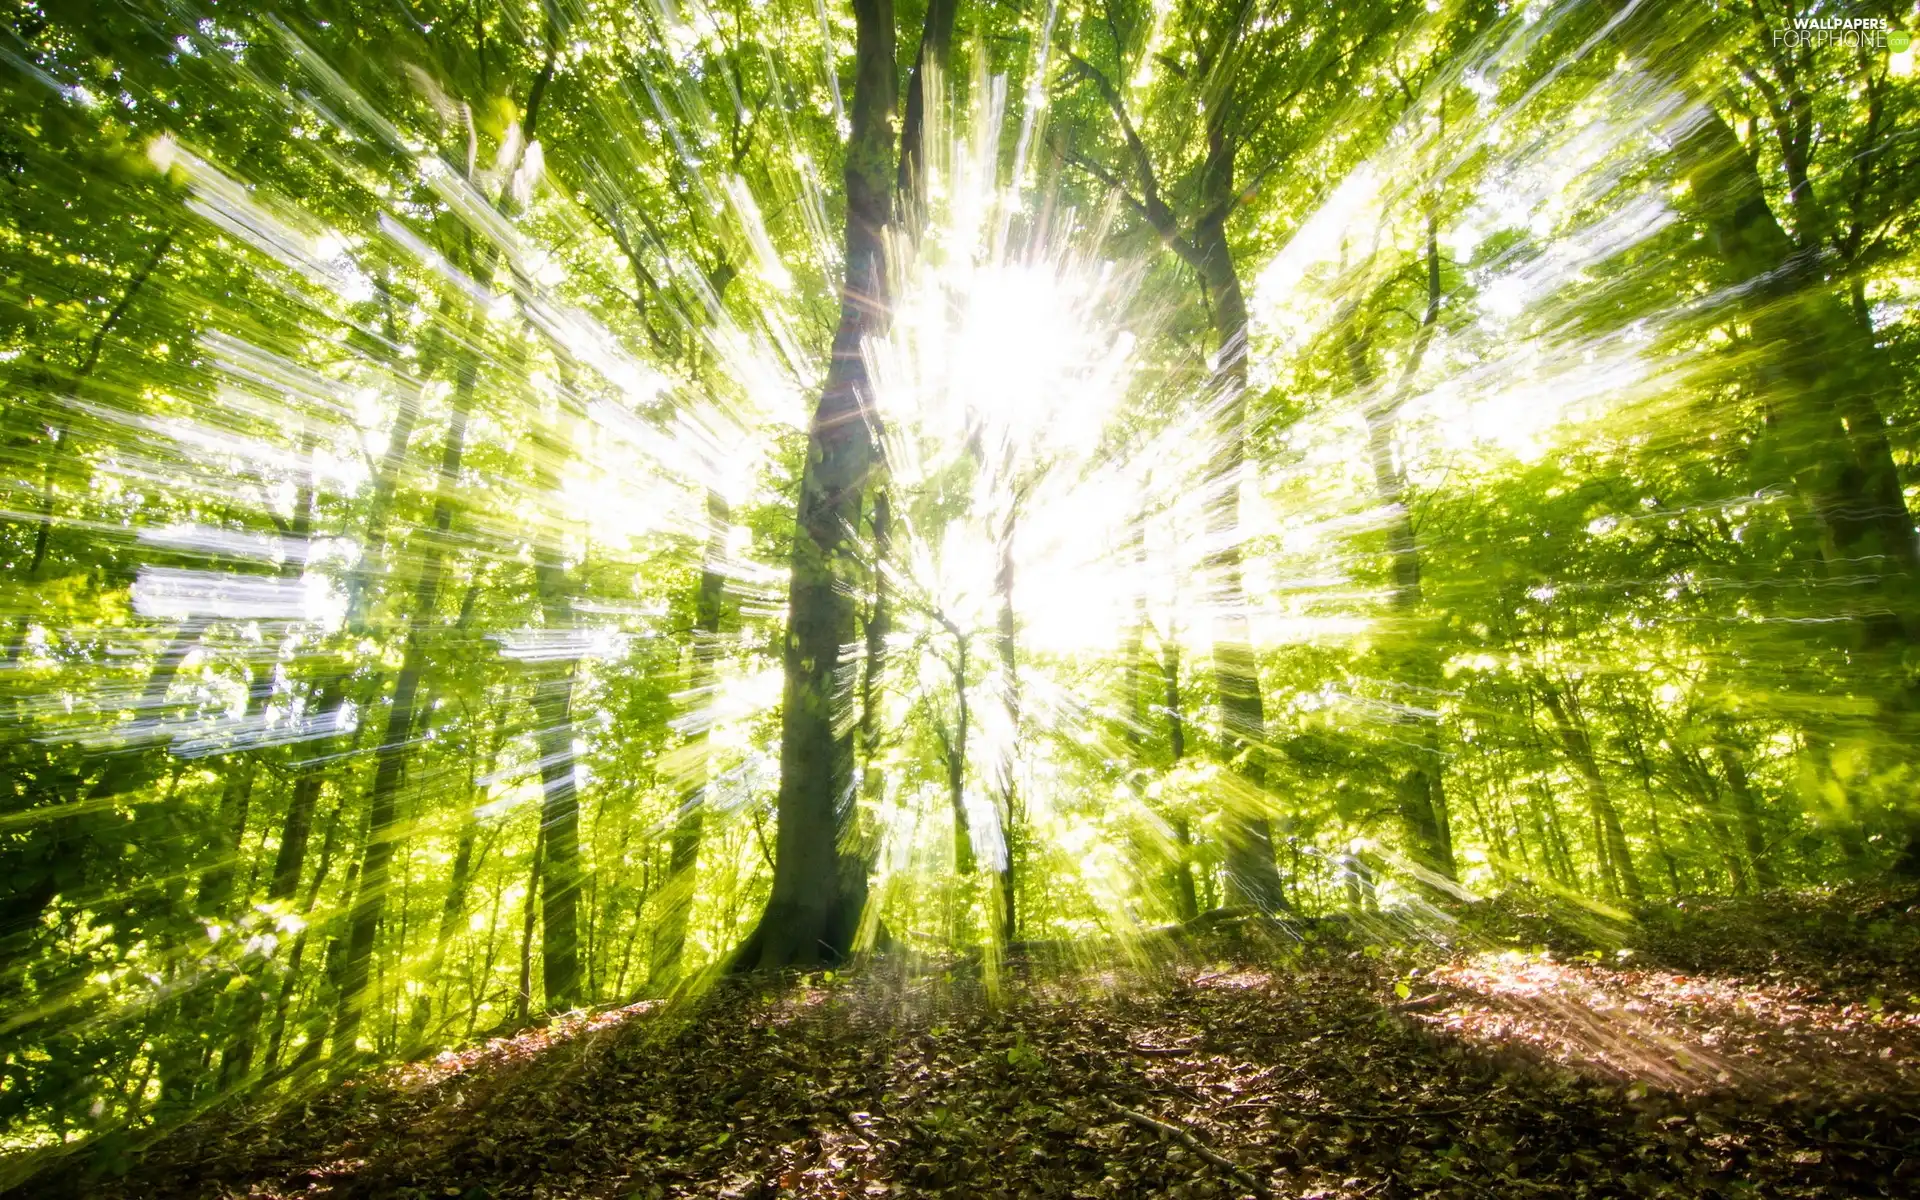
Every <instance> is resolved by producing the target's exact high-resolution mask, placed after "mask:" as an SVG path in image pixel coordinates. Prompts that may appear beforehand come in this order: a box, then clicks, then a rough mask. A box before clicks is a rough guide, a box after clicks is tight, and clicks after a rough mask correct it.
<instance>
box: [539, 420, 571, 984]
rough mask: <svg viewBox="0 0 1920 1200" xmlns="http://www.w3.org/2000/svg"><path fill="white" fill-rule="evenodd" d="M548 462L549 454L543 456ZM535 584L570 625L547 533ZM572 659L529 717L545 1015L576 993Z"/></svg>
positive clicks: (551, 625)
mask: <svg viewBox="0 0 1920 1200" xmlns="http://www.w3.org/2000/svg"><path fill="white" fill-rule="evenodd" d="M544 457H545V458H546V459H547V460H548V461H553V458H552V454H551V452H550V453H549V454H548V455H546V456H544ZM533 573H534V586H535V590H536V591H537V592H538V593H539V596H540V608H541V611H542V614H543V615H544V617H545V624H546V627H547V628H548V629H550V630H561V629H569V628H571V627H572V626H573V610H572V598H571V596H570V595H569V587H568V582H567V576H566V571H565V569H564V568H563V566H562V565H561V561H560V553H559V547H558V545H557V544H556V543H555V540H554V536H553V534H551V533H546V534H543V535H542V537H541V538H540V540H539V542H538V544H537V545H536V547H535V550H534V567H533ZM576 673H577V672H576V667H575V660H574V659H573V658H571V657H569V658H567V659H566V660H565V664H564V665H563V666H560V667H547V668H543V675H544V677H543V678H542V679H541V680H540V681H539V682H538V683H537V684H536V685H535V688H534V695H533V711H534V717H535V722H536V724H537V725H538V726H539V732H538V733H537V734H536V736H535V739H534V740H535V741H536V743H537V744H538V746H539V750H540V787H541V797H542V799H541V806H540V828H541V832H542V834H543V836H544V837H545V839H546V856H545V860H544V863H545V865H544V866H543V868H542V872H541V878H542V881H543V886H544V888H545V890H544V891H543V892H542V893H541V897H542V907H541V910H540V930H541V939H540V979H541V986H542V991H543V992H544V993H545V1001H544V1003H545V1005H546V1008H547V1009H548V1010H549V1011H562V1010H565V1009H569V1008H572V1007H573V1006H574V1005H575V1003H577V1002H578V1000H579V991H580V938H579V907H580V792H579V788H578V786H577V784H576V782H575V773H574V755H573V684H574V678H575V676H576Z"/></svg>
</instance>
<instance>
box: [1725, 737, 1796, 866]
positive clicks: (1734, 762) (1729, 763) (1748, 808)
mask: <svg viewBox="0 0 1920 1200" xmlns="http://www.w3.org/2000/svg"><path fill="white" fill-rule="evenodd" d="M1713 752H1714V757H1716V758H1717V759H1719V761H1720V773H1721V774H1723V775H1725V776H1726V777H1727V790H1728V792H1729V793H1730V794H1731V795H1732V797H1733V815H1734V819H1735V820H1736V821H1737V822H1739V825H1740V839H1741V841H1742V842H1743V843H1744V844H1745V847H1746V851H1747V862H1748V864H1749V866H1750V868H1751V869H1752V871H1753V881H1754V883H1755V884H1756V885H1757V886H1758V887H1759V888H1760V890H1761V891H1763V892H1768V891H1772V890H1773V889H1774V888H1777V887H1779V886H1780V876H1779V874H1778V873H1777V872H1776V871H1775V870H1774V869H1773V863H1772V862H1771V861H1770V860H1769V859H1768V857H1767V835H1766V831H1765V829H1763V828H1762V826H1761V824H1760V798H1759V797H1758V796H1756V795H1755V794H1754V790H1753V783H1752V781H1751V780H1749V779H1748V778H1747V769H1746V767H1745V766H1743V765H1742V764H1741V762H1740V756H1739V755H1738V754H1736V753H1734V750H1733V747H1731V746H1729V745H1727V744H1726V743H1725V742H1721V743H1720V744H1719V745H1716V746H1715V747H1714V751H1713Z"/></svg>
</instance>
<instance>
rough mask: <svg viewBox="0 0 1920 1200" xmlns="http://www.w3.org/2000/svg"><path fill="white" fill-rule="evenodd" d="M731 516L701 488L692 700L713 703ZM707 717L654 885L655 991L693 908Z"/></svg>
mask: <svg viewBox="0 0 1920 1200" xmlns="http://www.w3.org/2000/svg"><path fill="white" fill-rule="evenodd" d="M732 521H733V514H732V511H731V510H730V509H729V508H728V506H727V501H726V498H725V497H723V496H721V495H720V493H719V492H717V491H714V490H712V489H708V491H707V548H706V553H705V555H704V556H703V557H702V560H701V565H700V582H699V585H698V586H697V588H696V589H695V591H694V597H693V654H692V662H691V665H690V669H689V670H688V672H687V690H688V691H689V692H691V693H692V694H693V696H694V697H695V703H698V704H705V705H711V704H712V703H713V695H712V692H713V679H714V669H713V666H714V660H715V658H716V657H717V656H718V654H719V652H720V617H721V612H722V609H723V607H724V601H725V599H726V584H727V578H726V556H727V530H728V528H729V527H730V526H731V524H732ZM710 722H711V717H710V716H703V717H702V718H701V722H700V724H699V726H698V727H697V728H696V729H695V730H694V732H693V733H692V735H691V736H690V737H689V738H688V744H687V747H686V751H685V753H686V755H687V760H686V761H687V775H686V777H685V779H684V780H683V782H682V786H681V792H680V794H681V797H682V799H681V802H680V804H681V808H680V816H679V819H678V820H676V821H675V822H674V826H673V844H672V848H671V858H670V859H669V861H668V865H667V877H666V880H665V881H664V882H663V883H662V884H661V886H660V917H659V927H658V929H657V930H656V931H655V935H654V943H653V962H652V967H651V969H650V970H649V972H648V975H647V983H648V987H649V988H650V989H651V990H653V991H656V992H658V991H661V990H663V989H664V988H666V987H670V986H672V984H673V983H674V982H675V981H676V980H677V979H678V978H679V977H680V971H681V960H682V958H683V957H684V954H685V947H686V940H687V918H688V916H689V914H690V913H691V912H692V910H693V892H694V884H695V883H696V882H697V877H698V873H699V866H700V841H701V837H702V835H703V832H704V828H705V821H706V805H707V787H708V785H709V783H710V781H711V779H712V776H713V770H712V765H711V763H710V762H709V761H708V755H709V751H708V748H707V730H708V729H709V727H710Z"/></svg>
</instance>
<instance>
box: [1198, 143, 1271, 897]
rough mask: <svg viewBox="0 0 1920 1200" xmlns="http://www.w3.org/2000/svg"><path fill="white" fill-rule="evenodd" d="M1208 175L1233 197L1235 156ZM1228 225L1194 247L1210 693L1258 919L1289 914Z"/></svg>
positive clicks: (1245, 890) (1229, 852)
mask: <svg viewBox="0 0 1920 1200" xmlns="http://www.w3.org/2000/svg"><path fill="white" fill-rule="evenodd" d="M1213 159H1214V161H1210V163H1209V167H1208V176H1209V178H1210V179H1212V180H1214V182H1213V184H1212V185H1211V186H1212V192H1210V193H1209V194H1210V195H1211V194H1213V193H1215V192H1217V193H1219V194H1222V195H1225V194H1227V193H1230V192H1231V191H1232V188H1233V159H1232V153H1231V151H1230V150H1228V151H1224V152H1222V151H1220V150H1219V149H1218V147H1217V146H1216V151H1215V154H1214V156H1213ZM1225 221H1226V216H1225V214H1224V213H1222V214H1221V215H1220V216H1219V217H1217V218H1208V219H1206V220H1203V221H1202V222H1201V224H1200V226H1199V227H1198V228H1197V229H1196V230H1195V231H1194V237H1193V246H1194V251H1195V254H1196V256H1197V257H1198V258H1199V261H1200V271H1201V279H1202V281H1203V282H1204V284H1205V286H1206V290H1207V297H1208V300H1209V302H1210V304H1211V307H1212V310H1213V327H1214V338H1215V342H1216V344H1217V346H1218V355H1219V365H1218V367H1217V369H1216V370H1215V372H1214V382H1213V386H1214V395H1213V397H1212V404H1213V405H1214V414H1213V415H1214V420H1213V430H1212V437H1213V452H1212V456H1211V458H1210V460H1209V462H1208V465H1207V484H1206V486H1207V493H1208V495H1207V535H1208V539H1209V541H1210V542H1211V547H1210V550H1209V553H1208V555H1207V574H1208V583H1209V586H1210V588H1211V590H1212V593H1213V594H1212V595H1211V596H1210V597H1209V598H1208V599H1209V601H1210V602H1211V604H1212V605H1213V608H1214V611H1215V613H1216V616H1215V617H1214V628H1213V679H1214V690H1215V692H1216V693H1217V694H1218V698H1219V705H1220V732H1221V738H1222V741H1223V742H1224V747H1223V748H1224V750H1225V753H1226V756H1227V759H1228V761H1229V763H1230V764H1231V765H1232V766H1233V768H1234V770H1235V771H1236V772H1237V774H1238V776H1239V779H1240V786H1239V787H1235V788H1232V789H1230V790H1229V791H1228V793H1227V796H1226V803H1227V812H1226V814H1225V816H1226V820H1225V841H1226V844H1225V846H1224V847H1223V850H1224V852H1225V853H1224V858H1225V865H1226V872H1227V897H1228V903H1231V904H1245V905H1251V906H1252V907H1254V908H1257V909H1259V910H1260V911H1262V912H1269V913H1270V912H1278V911H1280V910H1282V909H1284V908H1285V907H1286V899H1285V896H1284V894H1283V893H1282V891H1281V886H1280V868H1279V866H1278V865H1277V864H1276V863H1275V862H1274V858H1273V827H1272V823H1271V822H1270V821H1269V819H1268V817H1267V813H1266V737H1267V720H1266V706H1265V703H1264V701H1263V699H1262V697H1261V694H1260V667H1259V662H1258V661H1257V660H1256V659H1255V657H1254V653H1253V645H1252V642H1251V640H1250V635H1249V623H1248V619H1247V607H1248V605H1247V592H1246V584H1245V581H1244V578H1243V574H1242V569H1241V568H1242V556H1241V548H1240V537H1241V535H1240V492H1241V486H1242V483H1243V480H1242V474H1243V472H1244V469H1245V466H1246V447H1247V401H1246V392H1247V306H1246V299H1245V296H1244V294H1243V293H1242V291H1241V288H1240V276H1239V273H1238V271H1237V270H1236V269H1235V267H1234V263H1233V257H1232V254H1231V252H1230V251H1229V249H1228V246H1227V236H1226V226H1225Z"/></svg>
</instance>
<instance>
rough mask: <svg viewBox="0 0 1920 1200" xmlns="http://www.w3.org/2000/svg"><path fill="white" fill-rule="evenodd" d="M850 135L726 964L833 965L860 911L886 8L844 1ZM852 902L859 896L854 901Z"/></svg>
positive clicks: (889, 165) (886, 141) (888, 82)
mask: <svg viewBox="0 0 1920 1200" xmlns="http://www.w3.org/2000/svg"><path fill="white" fill-rule="evenodd" d="M853 10H854V22H855V27H856V30H857V33H856V37H855V46H854V87H853V111H852V137H851V139H850V140H849V142H848V145H847V150H846V169H845V182H846V193H847V228H846V251H847V254H846V278H845V282H844V283H843V285H842V289H841V300H840V325H839V328H838V329H837V330H836V331H835V333H834V338H833V353H832V360H831V362H830V363H829V365H828V369H827V381H826V386H825V388H824V389H823V390H822V392H821V396H820V403H819V406H818V407H817V408H816V409H815V410H814V415H813V421H812V423H811V425H810V427H809V429H808V433H807V461H806V467H805V469H804V471H803V473H802V475H801V480H800V499H799V506H798V513H797V519H796V527H795V530H794V539H793V561H792V581H791V584H790V586H789V592H788V598H787V631H786V638H785V646H784V669H785V675H786V689H785V697H784V703H783V705H782V709H781V728H780V734H781V736H780V793H779V800H778V811H779V829H778V832H777V834H776V852H775V855H774V869H773V888H772V892H771V894H770V895H769V896H768V898H767V907H766V911H765V912H764V913H762V914H761V918H760V923H759V925H758V926H757V927H756V928H755V930H754V933H753V934H752V936H751V937H749V938H748V940H747V942H746V944H745V945H743V946H742V947H741V950H740V952H739V953H738V954H737V955H736V957H735V962H736V964H737V965H738V966H739V967H741V968H743V969H748V970H751V969H753V968H756V967H759V968H778V967H785V966H795V965H808V964H814V963H820V962H830V961H837V960H839V959H841V958H843V957H844V956H845V955H846V954H847V953H848V952H849V950H850V949H851V944H850V943H851V940H852V937H853V936H854V933H855V931H856V930H857V929H858V925H859V914H858V913H850V912H848V911H847V909H848V908H850V907H851V897H849V896H848V895H847V894H846V891H847V889H846V888H845V886H844V885H843V883H842V873H841V863H840V854H839V845H838V842H839V836H840V832H841V829H842V825H843V821H844V820H845V819H846V818H847V817H849V816H851V815H852V813H851V810H852V807H853V806H852V805H851V804H849V803H848V801H849V800H850V796H849V790H850V788H851V786H852V776H853V761H852V759H853V754H852V745H851V739H850V738H849V737H845V736H842V735H841V734H840V733H839V732H838V728H837V727H838V725H839V722H838V720H837V716H838V711H839V710H840V709H841V708H842V707H843V706H844V705H846V704H847V703H849V702H850V699H851V698H850V697H847V696H844V695H841V694H840V690H839V685H838V681H839V679H840V678H841V655H842V652H843V647H845V646H846V645H848V644H849V643H850V642H852V641H853V640H854V638H855V636H856V634H857V624H858V623H857V620H856V614H855V611H854V604H853V597H854V596H855V595H857V594H858V591H859V588H858V586H857V582H858V581H857V578H856V569H855V564H854V562H853V561H852V560H853V550H854V547H853V546H852V544H851V543H850V538H849V535H850V533H851V531H853V530H854V529H856V528H858V527H859V524H860V518H861V514H862V510H863V508H864V505H863V503H862V498H863V497H864V496H865V495H866V493H867V491H868V489H869V488H870V486H871V484H872V474H873V470H874V465H875V459H876V454H875V448H874V442H873V436H872V429H873V405H872V397H871V395H870V394H869V388H870V384H869V381H868V378H867V370H866V361H865V358H864V354H863V346H864V343H865V342H866V339H867V338H868V337H869V336H870V335H872V334H874V333H877V332H878V331H879V330H881V329H882V328H884V326H885V323H886V316H887V307H888V303H887V290H886V288H887V271H886V248H885V241H884V237H885V229H886V226H887V224H888V222H889V220H890V219H891V216H892V208H893V188H894V185H895V174H896V172H895V169H894V168H895V163H896V160H895V159H894V142H893V107H894V29H893V0H854V5H853ZM860 899H861V900H864V896H862V897H861V898H860Z"/></svg>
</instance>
